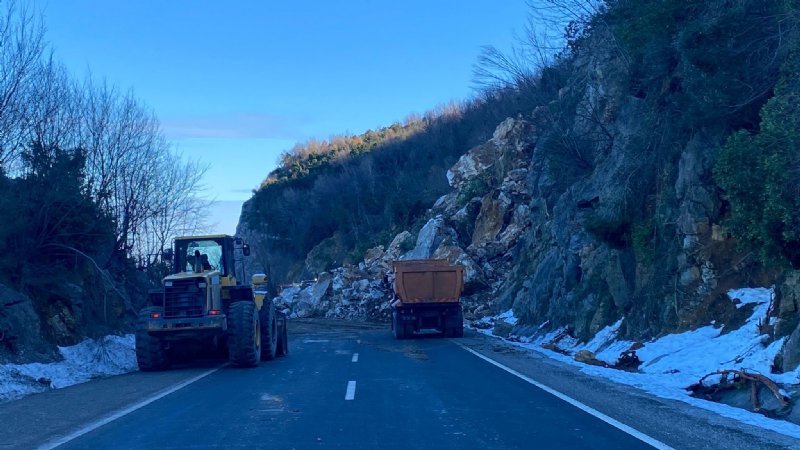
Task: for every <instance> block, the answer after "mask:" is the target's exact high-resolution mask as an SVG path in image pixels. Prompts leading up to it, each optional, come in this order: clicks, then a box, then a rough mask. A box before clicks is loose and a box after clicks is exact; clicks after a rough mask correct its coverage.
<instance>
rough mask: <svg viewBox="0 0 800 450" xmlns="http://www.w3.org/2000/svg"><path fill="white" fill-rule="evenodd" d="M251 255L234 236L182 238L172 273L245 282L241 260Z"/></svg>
mask: <svg viewBox="0 0 800 450" xmlns="http://www.w3.org/2000/svg"><path fill="white" fill-rule="evenodd" d="M249 254H250V248H249V246H248V245H247V244H244V243H243V242H242V240H241V239H237V238H234V237H233V236H228V235H209V236H188V237H179V238H175V248H174V251H173V255H174V264H173V270H172V273H173V274H181V273H198V274H199V273H206V272H219V276H220V277H223V278H228V279H230V278H232V279H234V280H235V279H238V280H244V279H245V274H244V260H243V258H242V257H243V256H247V255H249ZM234 283H235V282H234Z"/></svg>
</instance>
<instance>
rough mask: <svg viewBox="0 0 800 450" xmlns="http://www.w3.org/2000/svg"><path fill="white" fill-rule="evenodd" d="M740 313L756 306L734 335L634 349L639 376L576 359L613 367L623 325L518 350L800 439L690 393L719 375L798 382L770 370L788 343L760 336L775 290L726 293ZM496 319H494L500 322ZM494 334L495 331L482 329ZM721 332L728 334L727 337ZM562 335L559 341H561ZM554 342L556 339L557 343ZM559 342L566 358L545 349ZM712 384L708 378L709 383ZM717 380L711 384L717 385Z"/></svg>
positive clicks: (710, 332)
mask: <svg viewBox="0 0 800 450" xmlns="http://www.w3.org/2000/svg"><path fill="white" fill-rule="evenodd" d="M728 296H729V298H730V299H731V301H733V302H734V303H736V306H737V308H739V307H741V306H743V305H746V304H751V305H755V307H754V308H753V313H752V314H751V315H750V318H749V319H748V320H747V322H746V323H745V324H744V325H743V326H741V327H740V328H738V329H735V330H723V329H722V328H716V327H714V326H713V322H712V325H709V326H705V327H702V328H698V329H696V330H691V331H687V332H684V333H678V334H670V335H666V336H663V337H661V338H658V339H655V340H653V341H650V342H646V343H644V344H643V346H642V347H641V348H640V349H638V350H636V354H637V356H638V357H639V359H640V360H641V361H642V364H641V366H639V372H635V373H633V372H625V371H621V370H616V369H610V368H604V367H598V366H592V365H586V364H582V363H579V362H577V361H575V360H574V355H575V354H576V353H577V352H579V351H581V350H589V351H591V352H593V353H594V354H595V357H596V358H597V359H600V360H602V361H604V362H606V363H609V364H613V363H615V362H616V361H617V358H618V357H619V354H620V353H621V352H623V351H626V350H628V349H630V347H631V346H632V345H633V344H634V343H633V342H630V341H624V340H617V334H618V332H619V328H620V326H621V324H622V320H620V321H618V322H617V323H615V324H613V325H610V326H608V327H606V328H604V329H602V330H601V331H599V332H598V333H597V334H596V335H595V336H594V337H593V338H592V340H590V341H589V342H587V343H582V342H578V340H577V339H575V338H572V337H570V336H561V335H562V334H563V331H564V330H563V329H557V330H554V331H551V332H549V333H546V334H543V335H539V336H535V337H532V338H528V339H525V340H522V339H520V341H521V342H514V345H517V346H520V347H523V348H527V349H531V350H534V351H536V352H539V353H543V354H545V355H547V356H549V357H551V358H553V359H556V360H559V361H562V362H565V363H568V364H572V365H575V366H579V367H580V368H581V371H582V372H584V373H586V374H589V375H592V376H601V377H604V378H607V379H609V380H612V381H615V382H618V383H623V384H627V385H630V386H635V387H638V388H640V389H643V390H645V391H647V392H649V393H651V394H653V395H656V396H658V397H662V398H666V399H672V400H680V401H682V402H685V403H688V404H691V405H693V406H696V407H700V408H703V409H707V410H711V411H714V412H716V413H718V414H720V415H723V416H726V417H730V418H733V419H736V420H739V421H741V422H744V423H747V424H750V425H755V426H759V427H762V428H767V429H770V430H773V431H776V432H779V433H782V434H785V435H788V436H792V437H796V438H800V426H798V425H795V424H793V423H790V422H786V421H782V420H776V419H770V418H767V417H765V416H763V415H761V414H758V413H754V412H750V411H746V410H743V409H739V408H734V407H732V406H728V405H724V404H720V403H714V402H710V401H705V400H701V399H698V398H694V397H692V396H691V395H690V394H689V392H688V391H687V390H686V388H687V387H688V386H689V385H691V384H693V383H696V382H697V381H699V380H700V378H701V377H703V376H704V375H707V374H709V373H712V372H714V371H717V370H723V369H747V370H748V371H751V372H758V373H761V374H765V375H767V376H768V377H769V378H771V379H772V380H774V381H776V382H778V383H781V384H796V383H800V368H798V369H795V370H794V371H792V372H787V373H783V374H772V373H770V372H771V366H772V364H773V361H774V360H775V356H776V355H777V354H778V352H779V351H780V349H781V347H782V346H783V343H784V340H785V339H779V340H777V341H775V342H772V343H769V344H767V342H768V336H766V335H762V334H761V332H760V330H759V324H760V323H764V321H765V320H766V318H767V314H768V311H769V308H770V304H771V302H772V299H773V297H774V289H773V288H746V289H735V290H731V291H729V292H728ZM499 318H500V316H497V317H496V318H495V319H499ZM478 331H479V332H481V333H484V334H488V335H491V334H492V333H491V329H486V330H478ZM723 331H727V332H726V333H724V334H723ZM560 336H561V337H560ZM556 339H557V341H556V342H554V340H556ZM547 343H555V344H556V346H557V347H558V349H559V350H562V351H564V352H566V353H567V354H566V355H565V354H561V353H559V352H556V351H552V350H548V349H545V348H543V347H542V345H543V344H547ZM707 380H709V379H707ZM715 381H718V379H716V380H714V379H712V380H709V381H708V382H715Z"/></svg>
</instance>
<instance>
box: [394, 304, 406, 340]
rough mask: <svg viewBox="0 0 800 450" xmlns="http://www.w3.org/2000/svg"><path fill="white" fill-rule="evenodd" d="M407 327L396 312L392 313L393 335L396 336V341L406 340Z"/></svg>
mask: <svg viewBox="0 0 800 450" xmlns="http://www.w3.org/2000/svg"><path fill="white" fill-rule="evenodd" d="M405 329H406V328H405V326H403V324H401V323H400V318H399V317H398V314H397V312H396V311H393V312H392V333H393V334H394V337H395V339H397V340H401V339H405V338H406V334H405Z"/></svg>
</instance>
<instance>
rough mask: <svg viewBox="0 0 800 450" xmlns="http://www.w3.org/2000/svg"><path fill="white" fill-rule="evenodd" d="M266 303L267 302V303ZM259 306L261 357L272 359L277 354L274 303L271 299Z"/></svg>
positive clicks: (276, 322)
mask: <svg viewBox="0 0 800 450" xmlns="http://www.w3.org/2000/svg"><path fill="white" fill-rule="evenodd" d="M267 303H268V304H267ZM267 303H264V305H262V306H261V311H260V312H259V316H260V319H261V359H262V360H264V361H272V360H273V359H275V357H276V356H278V319H277V317H276V314H275V304H274V303H272V302H271V301H269V302H267Z"/></svg>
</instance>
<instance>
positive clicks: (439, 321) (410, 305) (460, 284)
mask: <svg viewBox="0 0 800 450" xmlns="http://www.w3.org/2000/svg"><path fill="white" fill-rule="evenodd" d="M463 289H464V268H463V267H462V266H460V265H451V264H450V263H449V262H448V261H447V260H445V259H416V260H406V261H395V262H394V294H395V295H394V298H393V301H392V331H393V333H394V336H395V337H396V338H397V339H407V338H411V337H413V336H414V333H418V332H420V331H430V330H433V331H438V332H440V333H442V335H444V336H446V337H462V336H464V315H463V312H462V309H461V301H460V297H461V291H462V290H463Z"/></svg>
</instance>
